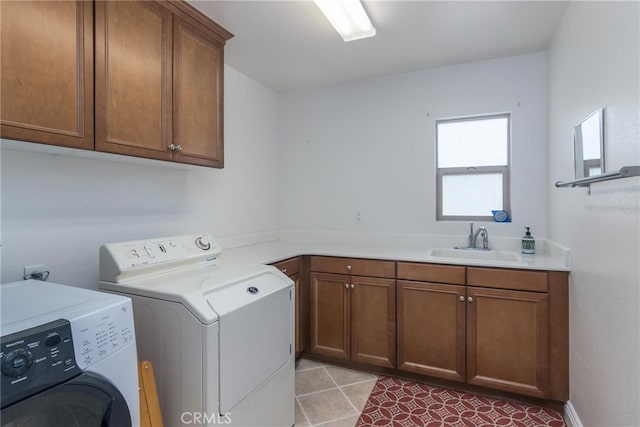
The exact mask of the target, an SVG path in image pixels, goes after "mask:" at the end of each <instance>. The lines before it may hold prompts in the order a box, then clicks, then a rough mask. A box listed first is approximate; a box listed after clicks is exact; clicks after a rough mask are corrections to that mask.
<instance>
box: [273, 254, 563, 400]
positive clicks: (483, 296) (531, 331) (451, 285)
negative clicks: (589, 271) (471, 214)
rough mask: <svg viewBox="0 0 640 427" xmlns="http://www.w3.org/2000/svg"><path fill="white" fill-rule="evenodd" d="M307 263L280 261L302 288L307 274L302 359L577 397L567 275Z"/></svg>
mask: <svg viewBox="0 0 640 427" xmlns="http://www.w3.org/2000/svg"><path fill="white" fill-rule="evenodd" d="M305 260H307V261H308V264H304V265H306V266H307V267H305V269H304V270H298V268H299V267H294V268H293V270H294V271H293V274H291V273H292V271H291V268H292V267H291V266H290V265H287V264H283V263H286V262H287V261H285V262H283V263H279V264H277V265H278V266H279V267H281V268H282V269H283V271H285V272H287V274H289V275H290V276H291V277H292V278H293V279H294V280H296V286H299V285H298V284H299V283H300V277H304V279H303V282H304V289H305V292H307V293H306V294H305V293H304V292H301V293H298V295H302V296H304V298H305V299H304V300H303V301H304V302H300V303H298V302H297V303H298V304H297V307H298V308H297V309H299V310H300V312H297V313H296V323H297V326H296V328H297V329H296V331H297V332H296V336H297V340H296V343H298V342H300V341H301V342H304V341H305V340H304V339H302V338H300V337H303V338H305V339H307V338H308V340H307V341H306V343H307V347H306V348H299V347H298V344H296V352H299V351H308V352H309V353H311V354H315V355H318V356H319V357H327V358H328V359H329V358H333V359H342V360H344V361H350V362H358V364H361V365H369V366H371V367H374V366H376V367H384V368H389V369H397V370H398V371H399V372H400V371H402V372H409V373H412V374H418V375H424V376H425V377H432V378H441V379H444V380H448V381H454V382H457V383H460V384H468V385H472V386H480V387H484V388H488V389H493V390H500V391H504V392H509V393H516V394H520V395H526V396H532V397H537V398H541V399H549V400H553V401H559V402H562V401H567V400H568V398H569V385H568V384H569V380H568V374H569V366H568V339H569V330H568V273H566V272H554V271H533V270H516V269H500V268H481V267H465V266H451V265H438V264H425V263H410V262H397V263H395V266H394V265H389V264H388V263H389V261H374V260H362V259H350V258H339V257H314V256H312V257H310V258H305ZM307 261H305V262H307ZM288 262H291V260H290V261H288ZM297 265H299V264H297ZM307 269H309V270H310V273H309V275H308V276H307ZM341 272H346V273H341ZM358 273H360V274H358ZM363 273H365V274H366V273H370V274H379V275H380V277H369V276H367V275H362V274H363ZM307 279H308V282H307ZM307 298H308V299H307ZM305 303H306V304H308V305H305ZM307 310H308V312H307ZM300 313H304V317H303V316H302V315H301V314H300ZM307 316H308V323H306V319H307ZM302 317H303V318H304V319H305V322H302V323H299V320H298V319H300V318H302Z"/></svg>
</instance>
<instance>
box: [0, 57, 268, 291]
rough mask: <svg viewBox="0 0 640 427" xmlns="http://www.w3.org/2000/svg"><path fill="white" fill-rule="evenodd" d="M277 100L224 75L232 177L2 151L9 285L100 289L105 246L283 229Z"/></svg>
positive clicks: (240, 78)
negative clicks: (26, 277) (26, 278)
mask: <svg viewBox="0 0 640 427" xmlns="http://www.w3.org/2000/svg"><path fill="white" fill-rule="evenodd" d="M277 142H278V140H277V96H276V94H275V93H274V92H273V91H271V90H269V89H267V88H265V87H264V86H262V85H260V84H258V83H256V82H255V81H253V80H251V79H249V78H247V77H245V76H244V75H242V74H240V73H239V72H237V71H235V70H234V69H232V68H230V67H225V168H224V169H222V170H215V169H208V168H198V169H196V170H189V171H187V170H175V169H170V168H164V167H157V166H155V164H144V165H139V164H131V163H125V162H118V161H108V160H97V159H84V158H76V157H69V156H64V155H49V154H42V153H32V152H21V151H14V150H8V149H5V148H3V149H2V152H1V157H2V160H1V162H2V168H1V174H2V175H1V179H2V183H1V185H2V283H5V282H9V281H14V280H21V279H22V271H23V267H24V266H25V265H32V264H47V265H48V266H49V267H50V268H51V276H50V278H49V281H52V282H60V283H65V284H70V285H77V286H82V287H93V288H95V287H97V278H98V248H99V246H100V245H101V244H102V243H105V242H113V241H123V240H133V239H139V238H148V237H159V236H171V235H175V234H182V233H190V232H199V231H206V232H210V233H212V234H213V235H214V236H227V235H233V234H241V233H254V232H262V231H268V230H275V229H277V205H276V203H277V191H278V184H277V178H278V176H277V169H278V168H277V162H278V151H277Z"/></svg>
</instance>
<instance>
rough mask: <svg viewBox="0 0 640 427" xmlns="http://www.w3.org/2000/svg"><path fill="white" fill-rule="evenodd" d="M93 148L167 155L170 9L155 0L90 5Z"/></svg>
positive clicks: (171, 40) (158, 155)
mask: <svg viewBox="0 0 640 427" xmlns="http://www.w3.org/2000/svg"><path fill="white" fill-rule="evenodd" d="M95 40H96V150H99V151H107V152H111V153H119V154H126V155H131V156H140V157H147V158H153V159H162V160H169V159H171V158H172V153H173V152H172V150H171V149H170V144H171V142H172V141H171V138H172V122H171V115H172V112H171V108H172V91H171V82H172V78H173V76H172V67H171V66H172V42H173V14H172V13H171V11H169V10H168V9H166V8H165V7H163V6H162V5H161V4H159V3H155V2H142V1H108V2H106V1H98V2H96V4H95Z"/></svg>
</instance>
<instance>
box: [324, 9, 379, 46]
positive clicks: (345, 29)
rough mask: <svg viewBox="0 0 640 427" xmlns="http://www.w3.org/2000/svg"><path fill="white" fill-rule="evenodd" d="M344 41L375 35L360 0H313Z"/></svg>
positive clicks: (374, 30)
mask: <svg viewBox="0 0 640 427" xmlns="http://www.w3.org/2000/svg"><path fill="white" fill-rule="evenodd" d="M313 1H314V2H315V4H316V5H317V6H318V7H319V8H320V10H321V11H322V13H324V16H326V17H327V19H328V20H329V22H331V25H333V28H335V29H336V31H337V32H338V34H340V35H341V36H342V39H343V40H344V41H346V42H350V41H353V40H359V39H364V38H367V37H373V36H375V35H376V29H375V28H373V25H372V24H371V20H370V19H369V17H368V16H367V12H365V11H364V7H362V3H360V0H313Z"/></svg>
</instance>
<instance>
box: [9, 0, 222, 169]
mask: <svg viewBox="0 0 640 427" xmlns="http://www.w3.org/2000/svg"><path fill="white" fill-rule="evenodd" d="M1 7H2V136H3V137H6V138H14V139H21V140H25V141H32V142H42V143H47V144H54V145H64V146H69V147H75V148H86V149H95V150H97V151H104V152H109V153H116V154H124V155H129V156H137V157H145V158H151V159H158V160H169V161H175V162H180V163H189V164H196V165H202V166H210V167H218V168H221V167H223V165H224V148H223V147H224V144H223V90H224V87H223V76H224V45H225V42H226V40H228V39H229V38H231V37H233V35H232V34H231V33H229V32H228V31H226V30H225V29H224V28H222V27H220V26H218V25H217V24H215V23H214V22H212V21H211V20H210V19H208V18H207V17H206V16H205V15H203V14H202V13H200V12H199V11H198V10H196V9H195V8H193V7H192V6H191V5H189V4H188V3H186V2H182V1H96V2H95V3H94V2H89V1H86V2H83V1H79V2H66V1H65V2H62V1H60V2H58V1H52V2H41V1H37V2H13V1H11V2H2V3H1ZM94 9H95V14H94ZM94 16H95V21H94ZM94 38H95V52H94V51H93V44H94ZM94 60H95V82H94V68H93V64H94ZM94 83H95V84H94ZM94 91H95V104H94V98H93V94H94ZM94 107H95V109H94ZM94 117H95V139H94Z"/></svg>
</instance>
